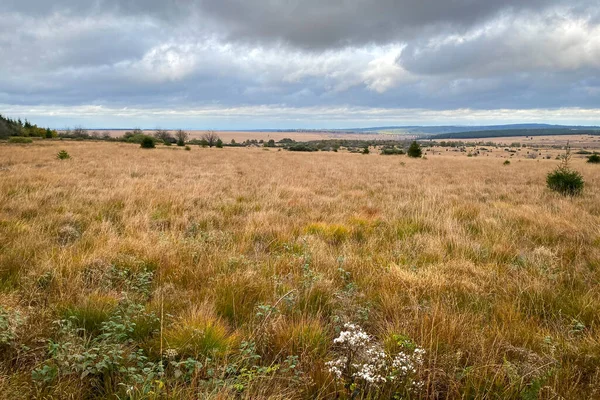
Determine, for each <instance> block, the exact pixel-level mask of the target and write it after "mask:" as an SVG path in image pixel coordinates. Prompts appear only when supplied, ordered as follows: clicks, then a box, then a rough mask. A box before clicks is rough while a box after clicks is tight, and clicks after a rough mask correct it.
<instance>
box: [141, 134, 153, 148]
mask: <svg viewBox="0 0 600 400" xmlns="http://www.w3.org/2000/svg"><path fill="white" fill-rule="evenodd" d="M140 147H141V148H143V149H153V148H154V147H155V145H154V139H153V138H151V137H150V136H145V137H144V138H143V139H142V142H141V144H140Z"/></svg>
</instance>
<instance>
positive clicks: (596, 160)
mask: <svg viewBox="0 0 600 400" xmlns="http://www.w3.org/2000/svg"><path fill="white" fill-rule="evenodd" d="M587 159H588V160H587V162H589V163H590V164H600V155H598V154H595V153H594V154H592V155H591V156H589V157H588V158H587Z"/></svg>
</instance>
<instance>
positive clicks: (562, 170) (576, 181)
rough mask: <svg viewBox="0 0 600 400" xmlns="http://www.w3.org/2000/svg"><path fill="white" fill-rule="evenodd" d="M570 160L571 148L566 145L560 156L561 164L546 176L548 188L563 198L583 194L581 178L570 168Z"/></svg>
mask: <svg viewBox="0 0 600 400" xmlns="http://www.w3.org/2000/svg"><path fill="white" fill-rule="evenodd" d="M570 160H571V148H570V147H569V144H567V148H566V150H565V154H564V155H562V156H561V164H560V165H559V166H558V168H556V169H555V170H554V171H552V172H550V173H549V174H548V175H547V176H546V184H547V185H548V188H549V189H550V190H553V191H555V192H558V193H560V194H562V195H563V196H577V195H579V194H581V192H583V186H584V181H583V177H582V176H581V174H580V173H579V172H577V171H573V170H572V169H571V168H570V166H569V161H570Z"/></svg>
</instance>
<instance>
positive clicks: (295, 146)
mask: <svg viewBox="0 0 600 400" xmlns="http://www.w3.org/2000/svg"><path fill="white" fill-rule="evenodd" d="M287 149H288V150H289V151H318V149H317V148H315V147H312V146H310V145H308V144H305V143H296V144H292V145H291V146H289V147H287Z"/></svg>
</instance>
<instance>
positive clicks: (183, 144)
mask: <svg viewBox="0 0 600 400" xmlns="http://www.w3.org/2000/svg"><path fill="white" fill-rule="evenodd" d="M177 146H179V147H183V146H185V142H184V141H183V139H179V140H178V141H177Z"/></svg>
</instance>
